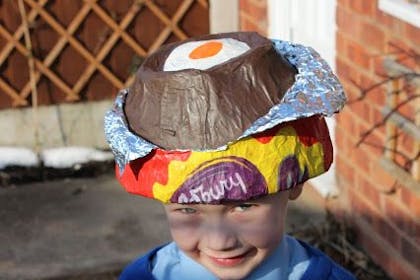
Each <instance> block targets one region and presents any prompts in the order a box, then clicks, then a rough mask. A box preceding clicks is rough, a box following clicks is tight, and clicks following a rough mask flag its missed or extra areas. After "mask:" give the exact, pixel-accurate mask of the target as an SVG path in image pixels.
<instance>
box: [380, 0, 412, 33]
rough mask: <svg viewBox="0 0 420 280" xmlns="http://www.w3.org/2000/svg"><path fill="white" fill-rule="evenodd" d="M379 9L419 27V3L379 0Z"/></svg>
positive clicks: (403, 0) (401, 0) (400, 0)
mask: <svg viewBox="0 0 420 280" xmlns="http://www.w3.org/2000/svg"><path fill="white" fill-rule="evenodd" d="M379 10H381V11H382V12H384V13H387V14H389V15H392V16H393V17H395V18H398V19H400V20H402V21H405V22H408V23H409V24H411V25H413V26H416V27H418V28H420V4H419V3H410V2H409V1H407V0H379Z"/></svg>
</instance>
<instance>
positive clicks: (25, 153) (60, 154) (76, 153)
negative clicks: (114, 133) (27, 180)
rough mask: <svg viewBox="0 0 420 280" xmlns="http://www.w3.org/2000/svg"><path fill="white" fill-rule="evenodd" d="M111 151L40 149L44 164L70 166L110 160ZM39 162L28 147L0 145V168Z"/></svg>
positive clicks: (48, 165)
mask: <svg viewBox="0 0 420 280" xmlns="http://www.w3.org/2000/svg"><path fill="white" fill-rule="evenodd" d="M112 158H113V155H112V153H111V152H105V151H100V150H97V149H94V148H87V147H60V148H51V149H46V150H43V151H41V153H40V159H41V160H42V162H43V164H44V166H46V167H52V168H71V167H76V166H78V165H80V164H83V163H87V162H90V161H107V160H112ZM39 164H40V162H39V160H38V157H37V155H36V153H35V152H34V151H32V150H30V149H28V148H21V147H0V169H4V168H6V167H7V166H25V167H30V166H37V165H39Z"/></svg>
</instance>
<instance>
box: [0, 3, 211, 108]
mask: <svg viewBox="0 0 420 280" xmlns="http://www.w3.org/2000/svg"><path fill="white" fill-rule="evenodd" d="M67 1H68V2H67V3H66V4H67V5H69V3H71V4H74V5H79V6H80V8H79V9H78V11H77V13H76V14H75V15H74V17H72V19H71V20H70V22H69V23H68V24H63V23H62V22H61V21H60V19H59V18H58V17H57V15H55V14H54V13H53V12H52V11H51V8H50V6H51V5H53V4H54V5H59V4H60V3H63V2H66V1H58V2H57V1H56V0H38V1H35V0H24V3H25V7H26V15H27V22H28V24H29V26H30V32H31V35H32V36H35V35H34V31H36V29H37V28H39V25H40V22H41V23H42V24H41V27H42V28H43V30H45V29H49V30H51V32H54V33H51V34H54V37H57V39H56V40H55V42H54V43H53V44H52V46H51V47H50V48H49V49H48V52H47V53H46V54H44V55H43V56H42V57H41V56H39V55H37V54H36V52H34V53H31V52H30V51H29V50H28V49H27V48H26V47H25V44H24V43H23V35H24V30H25V26H24V24H23V23H22V21H20V24H19V26H18V27H17V28H16V29H15V30H10V29H11V28H10V27H9V28H8V26H7V24H5V23H4V21H3V20H1V19H0V65H1V66H2V67H1V69H2V70H1V72H0V109H1V108H7V107H10V106H13V107H17V106H27V105H30V104H29V102H30V101H29V100H30V98H29V96H30V95H31V92H32V91H31V87H30V82H29V78H28V79H27V80H26V81H25V82H24V83H23V84H22V82H21V83H20V84H19V83H18V82H14V81H13V80H14V79H16V76H15V75H19V74H20V73H22V72H25V71H28V70H27V69H10V67H9V68H8V67H7V65H9V63H11V62H10V61H9V60H10V59H11V55H12V54H18V55H19V56H21V57H24V58H25V59H26V58H28V57H29V56H30V55H32V57H33V58H34V64H35V69H36V73H35V81H36V83H37V84H38V86H39V84H40V82H41V81H42V80H43V79H44V81H45V82H46V83H49V84H50V85H51V86H52V87H54V88H55V90H56V92H60V93H61V95H62V96H63V97H64V98H61V100H60V98H58V102H64V101H76V100H81V99H89V98H86V93H84V92H83V91H86V88H87V87H88V86H89V85H90V83H93V82H94V81H92V80H94V79H93V77H94V75H97V74H100V75H101V76H103V79H102V81H103V80H106V81H107V83H108V84H109V85H110V87H111V88H110V89H109V92H108V93H107V94H105V97H106V96H108V97H110V96H112V95H115V93H116V91H117V90H118V89H121V88H124V87H127V86H128V85H129V84H130V83H131V82H132V79H133V75H130V74H132V73H129V71H128V69H126V72H125V73H121V72H124V71H119V72H120V73H118V69H117V70H116V69H113V66H112V65H111V64H112V63H109V62H106V60H107V59H109V58H110V57H112V61H114V63H113V65H114V66H115V65H117V64H118V63H119V62H118V60H119V57H118V55H117V54H113V52H114V51H115V49H116V48H117V47H118V46H119V45H118V44H120V45H121V42H122V43H123V47H120V49H121V50H123V51H121V50H120V51H119V53H120V54H124V53H127V51H124V50H129V52H130V53H131V57H134V56H136V57H140V58H142V57H144V56H146V55H147V54H149V53H151V52H153V51H155V50H156V49H157V48H159V47H160V46H161V45H162V44H164V43H167V42H171V41H176V40H182V39H185V38H187V37H190V36H196V35H200V34H204V33H208V25H209V24H208V2H207V0H178V1H175V0H166V1H153V0H132V1H128V0H127V1H100V0H84V1H74V0H72V1H70V0H67ZM3 2H4V1H3ZM6 2H7V1H6ZM115 2H118V4H115ZM122 2H125V3H124V5H125V6H127V9H126V11H125V12H124V13H123V14H121V16H120V17H119V18H118V16H115V13H113V12H112V10H110V9H107V8H106V5H107V4H108V5H119V4H121V3H122ZM165 2H166V4H165ZM109 3H112V4H109ZM168 3H170V4H168ZM0 5H1V4H0ZM3 5H4V4H3ZM9 5H12V6H13V4H10V3H9ZM168 5H171V6H172V7H173V8H172V10H173V12H172V13H171V14H168V12H167V11H165V8H166V10H167V9H168V8H167V6H168ZM1 8H2V7H1V6H0V9H1ZM203 15H204V16H203ZM143 18H144V19H143ZM92 19H94V20H97V21H98V19H99V20H100V21H101V22H102V23H103V27H101V30H98V33H101V32H102V33H103V34H102V35H103V36H97V37H98V38H99V39H100V40H98V42H96V43H97V45H98V47H96V48H93V49H92V47H91V48H89V47H88V46H87V45H88V44H87V43H86V42H84V41H83V40H81V39H80V30H82V29H83V28H84V25H85V24H87V22H88V20H92ZM147 19H153V20H154V21H153V22H150V23H148V22H147ZM157 21H158V23H157ZM181 22H182V24H181ZM139 24H140V25H142V26H143V29H142V30H148V29H149V27H150V29H153V28H154V29H157V27H156V25H158V26H159V30H158V32H155V33H154V34H148V37H149V38H147V41H149V42H151V43H149V44H146V43H143V41H144V40H143V38H142V37H141V36H140V35H141V34H140V35H136V32H135V31H136V28H137V27H136V26H135V25H139ZM148 25H149V26H148ZM190 26H193V28H189V27H190ZM186 29H188V31H186ZM133 30H134V31H133ZM145 32H146V31H145ZM145 32H143V33H145ZM138 33H139V32H138ZM140 33H141V32H140ZM146 33H147V32H146ZM149 33H150V32H149ZM91 34H92V33H91ZM50 37H51V36H50ZM150 37H152V38H150ZM88 39H89V38H88ZM87 41H88V40H87ZM2 42H3V44H2ZM69 48H70V49H71V51H72V53H75V54H77V56H78V57H79V59H78V60H79V61H80V60H81V59H80V57H81V58H82V59H83V61H84V65H83V66H80V65H79V66H78V67H74V68H75V69H79V70H80V69H82V71H81V72H80V73H76V74H75V73H72V75H77V79H74V78H73V79H71V78H66V77H64V76H65V75H63V73H59V71H57V70H56V68H57V64H59V61H60V57H61V56H62V55H63V53H64V52H66V51H67V52H68V49H69ZM35 51H36V50H35ZM124 59H125V60H124ZM124 59H121V61H123V60H124V61H125V62H124V63H125V64H126V66H127V67H125V68H128V63H127V60H128V59H127V57H125V58H124ZM60 67H61V68H60V69H63V68H65V67H72V65H65V66H60ZM114 68H118V67H114ZM22 75H23V73H22ZM24 75H26V76H27V75H28V74H24ZM69 80H72V82H69ZM39 91H40V92H42V90H39ZM91 95H92V94H91ZM103 95H104V94H102V95H101V97H102V96H103ZM44 99H45V98H44ZM93 99H100V98H93ZM41 100H42V98H41ZM55 100H57V98H55ZM41 103H42V101H41ZM43 103H44V104H48V103H54V102H51V101H50V102H45V101H44V102H43Z"/></svg>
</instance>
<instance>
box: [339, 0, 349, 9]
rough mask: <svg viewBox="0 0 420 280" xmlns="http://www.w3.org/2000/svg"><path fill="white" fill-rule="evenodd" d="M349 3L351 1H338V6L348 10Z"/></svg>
mask: <svg viewBox="0 0 420 280" xmlns="http://www.w3.org/2000/svg"><path fill="white" fill-rule="evenodd" d="M349 1H351V0H338V1H337V6H340V7H341V8H346V7H348V6H349Z"/></svg>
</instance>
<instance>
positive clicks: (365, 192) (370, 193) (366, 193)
mask: <svg viewBox="0 0 420 280" xmlns="http://www.w3.org/2000/svg"><path fill="white" fill-rule="evenodd" d="M357 180H358V189H359V190H360V192H361V195H362V196H363V197H365V198H366V199H367V200H369V201H370V203H371V204H372V205H373V206H374V207H375V208H376V209H377V211H379V208H380V198H379V193H378V190H377V189H376V188H375V186H373V185H372V184H371V182H369V180H368V179H366V178H365V176H357Z"/></svg>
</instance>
